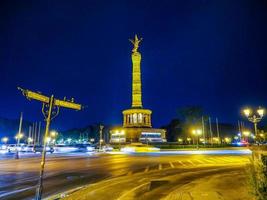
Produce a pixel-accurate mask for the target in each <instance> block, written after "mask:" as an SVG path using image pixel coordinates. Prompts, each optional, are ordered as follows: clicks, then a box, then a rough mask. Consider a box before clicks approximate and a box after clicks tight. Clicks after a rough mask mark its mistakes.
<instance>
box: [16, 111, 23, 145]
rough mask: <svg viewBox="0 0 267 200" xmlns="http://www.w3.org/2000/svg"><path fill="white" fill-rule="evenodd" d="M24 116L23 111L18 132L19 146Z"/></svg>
mask: <svg viewBox="0 0 267 200" xmlns="http://www.w3.org/2000/svg"><path fill="white" fill-rule="evenodd" d="M22 118H23V113H21V114H20V120H19V133H18V143H17V146H19V143H20V134H21V127H22Z"/></svg>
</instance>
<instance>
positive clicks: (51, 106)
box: [18, 88, 82, 200]
mask: <svg viewBox="0 0 267 200" xmlns="http://www.w3.org/2000/svg"><path fill="white" fill-rule="evenodd" d="M18 89H19V90H20V91H22V94H23V95H24V96H25V97H26V98H27V99H29V100H32V99H33V100H37V101H41V102H42V104H43V107H42V113H43V115H44V118H45V121H46V127H45V135H44V139H43V151H42V160H41V169H40V176H39V182H38V187H37V189H36V195H35V199H36V200H40V199H41V198H42V192H43V175H44V167H45V157H46V144H47V140H46V139H47V138H48V133H49V127H50V122H51V120H52V119H54V118H55V117H56V116H57V115H58V114H59V108H60V107H65V108H69V109H73V110H81V108H82V106H81V105H80V104H76V103H74V99H72V100H71V101H67V100H66V99H64V100H59V99H56V98H54V95H51V97H47V96H44V95H42V94H40V93H36V92H33V91H30V90H24V89H22V88H18ZM36 131H37V123H36Z"/></svg>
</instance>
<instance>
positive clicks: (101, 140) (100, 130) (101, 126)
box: [99, 125, 104, 151]
mask: <svg viewBox="0 0 267 200" xmlns="http://www.w3.org/2000/svg"><path fill="white" fill-rule="evenodd" d="M103 128H104V126H103V125H100V126H99V135H100V136H99V151H101V149H102V142H103V139H102V133H103Z"/></svg>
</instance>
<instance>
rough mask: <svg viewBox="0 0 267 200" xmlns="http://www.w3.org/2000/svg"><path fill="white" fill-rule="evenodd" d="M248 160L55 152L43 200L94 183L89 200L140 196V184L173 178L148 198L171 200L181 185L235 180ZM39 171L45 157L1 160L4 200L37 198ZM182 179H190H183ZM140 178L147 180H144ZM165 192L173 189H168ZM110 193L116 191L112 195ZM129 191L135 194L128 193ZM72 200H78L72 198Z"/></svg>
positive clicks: (240, 157) (48, 166) (0, 195)
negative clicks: (231, 178) (229, 178)
mask: <svg viewBox="0 0 267 200" xmlns="http://www.w3.org/2000/svg"><path fill="white" fill-rule="evenodd" d="M249 157H250V156H249V155H201V154H200V155H175V154H174V155H171V154H164V155H163V154H138V155H126V154H95V155H90V154H85V153H83V154H60V155H59V154H52V155H49V156H48V158H47V163H46V167H45V180H44V195H43V197H47V196H51V195H53V194H57V193H61V192H64V191H66V190H69V189H72V188H75V187H78V186H83V185H88V184H89V185H90V186H92V187H96V185H97V184H99V186H98V189H97V191H95V189H94V188H89V190H90V191H91V190H92V191H93V192H91V193H90V194H91V195H92V196H90V198H88V199H95V198H99V199H107V196H105V195H110V194H112V196H113V197H114V198H110V197H109V199H119V198H121V199H130V197H133V196H136V191H138V190H139V189H140V188H138V186H140V185H142V184H148V183H149V184H151V180H154V179H156V180H158V179H159V178H162V177H165V178H166V177H168V176H169V177H171V178H170V180H167V184H165V186H166V187H160V188H163V191H164V192H162V191H161V190H160V192H159V193H157V192H155V191H158V189H157V190H153V191H152V192H151V191H150V192H149V193H147V194H146V197H147V199H151V198H154V199H157V198H156V197H158V196H157V195H158V194H161V196H166V197H167V196H168V195H172V194H173V191H177V188H174V187H173V186H177V184H181V183H186V185H188V184H190V183H192V181H193V180H199V179H200V178H202V179H203V180H204V179H205V178H207V177H212V176H215V175H216V176H219V175H220V174H221V175H222V177H221V178H225V176H224V175H225V173H228V175H229V173H230V174H232V177H233V178H234V175H235V174H236V173H239V174H240V173H241V174H242V173H244V167H245V164H247V163H248V162H249ZM39 168H40V156H38V157H33V158H23V159H19V160H1V161H0V199H32V198H33V197H34V194H35V189H36V184H37V180H38V173H39ZM179 174H180V175H179ZM223 174H224V175H223ZM178 175H179V176H178ZM182 176H185V177H184V179H183V180H182V181H181V180H180V179H181V177H182ZM217 179H218V177H217ZM219 179H220V178H219ZM140 180H142V181H141V182H140ZM173 180H174V181H173ZM123 182H125V184H123ZM165 182H166V180H165ZM92 183H94V184H92ZM107 183H108V184H107ZM111 183H112V184H111ZM103 184H104V185H103ZM153 184H154V183H153ZM153 184H152V185H153ZM156 185H157V183H156ZM122 186H123V187H122ZM163 186H164V184H163ZM183 186H184V185H183ZM194 186H195V185H194ZM103 187H104V188H103ZM136 187H137V189H136ZM192 187H193V186H191V188H192ZM99 188H102V189H101V190H100V189H99ZM164 188H165V189H164ZM166 188H173V189H172V190H167V189H166ZM135 189H136V190H135ZM108 191H110V192H111V191H112V193H109V192H108ZM126 191H127V192H128V191H131V192H132V193H131V194H130V193H126ZM184 191H186V189H185V190H184ZM102 193H103V194H102ZM104 194H105V195H104ZM114 194H117V196H116V195H114ZM74 195H75V194H74ZM78 196H81V195H78ZM100 197H103V198H100ZM71 199H78V198H77V197H75V198H72V197H71ZM133 199H134V198H133Z"/></svg>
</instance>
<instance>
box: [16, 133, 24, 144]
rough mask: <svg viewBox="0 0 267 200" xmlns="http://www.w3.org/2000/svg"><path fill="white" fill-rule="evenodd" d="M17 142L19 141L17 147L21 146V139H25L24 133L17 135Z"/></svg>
mask: <svg viewBox="0 0 267 200" xmlns="http://www.w3.org/2000/svg"><path fill="white" fill-rule="evenodd" d="M15 138H16V140H17V146H19V144H20V139H22V138H23V133H18V134H17V135H16V137H15Z"/></svg>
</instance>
